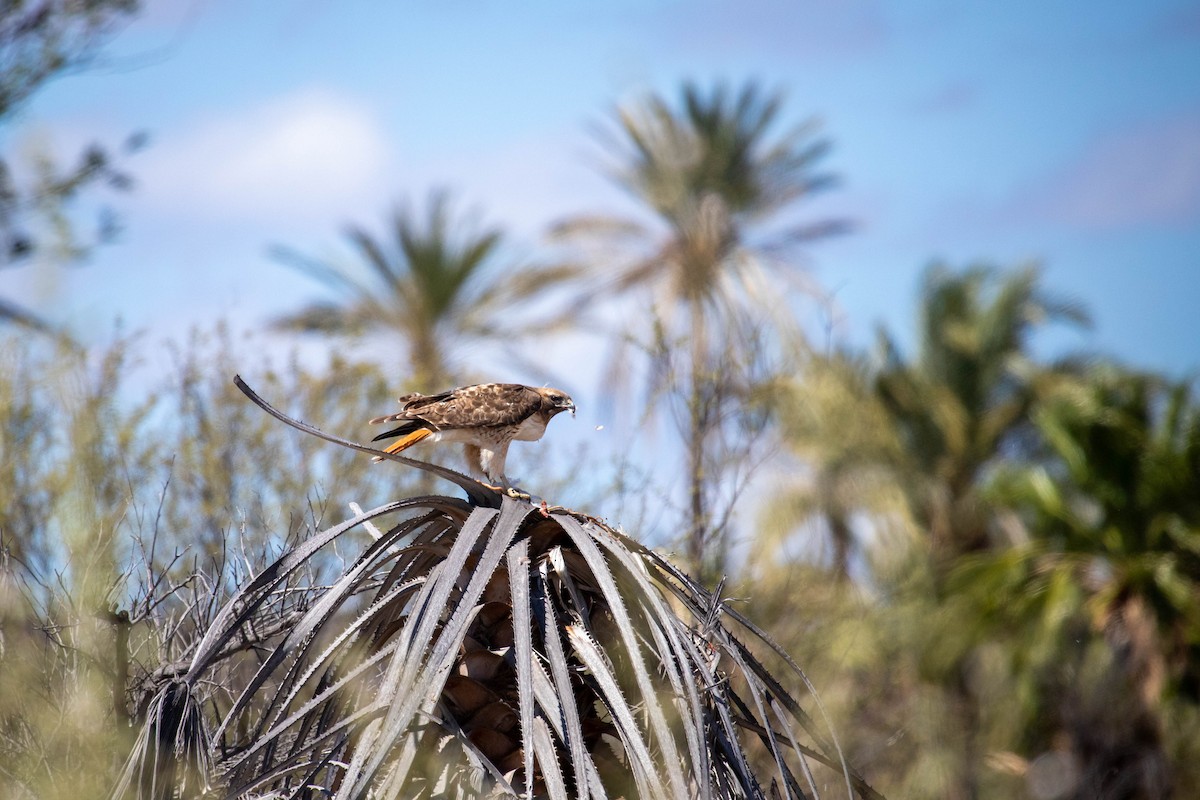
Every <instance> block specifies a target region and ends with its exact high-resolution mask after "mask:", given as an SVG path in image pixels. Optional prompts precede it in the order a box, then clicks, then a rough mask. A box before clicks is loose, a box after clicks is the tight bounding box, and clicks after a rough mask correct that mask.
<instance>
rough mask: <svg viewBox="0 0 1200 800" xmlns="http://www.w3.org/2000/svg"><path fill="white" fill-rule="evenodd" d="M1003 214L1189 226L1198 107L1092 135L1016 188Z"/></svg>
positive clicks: (1199, 211) (1198, 152)
mask: <svg viewBox="0 0 1200 800" xmlns="http://www.w3.org/2000/svg"><path fill="white" fill-rule="evenodd" d="M1008 213H1009V214H1010V215H1011V216H1014V217H1017V218H1020V219H1022V220H1029V219H1030V218H1038V219H1042V220H1045V221H1049V222H1055V223H1063V224H1068V225H1073V226H1078V227H1082V228H1091V229H1117V228H1128V227H1135V226H1140V225H1163V226H1171V227H1176V226H1194V225H1196V224H1197V220H1200V112H1194V113H1190V114H1185V115H1180V116H1176V117H1172V118H1169V119H1160V120H1155V121H1150V122H1140V123H1138V124H1137V125H1134V126H1131V127H1128V128H1125V129H1122V130H1118V131H1115V132H1113V133H1111V134H1108V135H1105V136H1101V137H1098V138H1096V139H1095V140H1094V141H1092V143H1091V144H1090V145H1089V146H1087V147H1086V148H1085V149H1083V151H1082V152H1080V153H1079V155H1078V157H1077V158H1076V159H1075V160H1074V161H1073V162H1072V163H1070V164H1067V165H1065V166H1064V167H1063V168H1062V169H1060V170H1058V171H1057V172H1055V173H1053V174H1051V175H1048V176H1046V177H1045V178H1043V179H1041V180H1039V181H1035V182H1033V183H1031V184H1030V185H1028V186H1027V187H1025V188H1024V189H1023V190H1021V191H1020V192H1019V194H1018V196H1017V197H1016V198H1014V200H1013V202H1012V203H1011V205H1010V206H1009V211H1008Z"/></svg>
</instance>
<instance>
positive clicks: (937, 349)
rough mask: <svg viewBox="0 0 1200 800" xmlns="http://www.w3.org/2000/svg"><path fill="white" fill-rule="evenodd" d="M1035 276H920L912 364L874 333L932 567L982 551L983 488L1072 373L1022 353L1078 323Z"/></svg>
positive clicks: (1022, 446)
mask: <svg viewBox="0 0 1200 800" xmlns="http://www.w3.org/2000/svg"><path fill="white" fill-rule="evenodd" d="M1037 278H1038V272H1037V269H1036V268H1034V267H1026V268H1023V269H1020V270H1015V271H1013V272H1010V273H1008V274H1006V275H1005V274H998V273H997V272H996V271H995V270H993V269H991V268H988V267H982V266H976V267H972V268H969V269H967V270H965V271H963V272H960V273H955V272H952V271H951V270H949V269H948V268H947V267H945V266H943V265H939V264H935V265H934V266H932V267H931V268H930V269H929V270H927V271H926V273H925V277H924V288H923V290H922V306H921V311H920V322H919V329H918V334H919V340H918V345H917V352H916V355H915V357H914V358H913V360H911V361H906V360H905V359H904V357H903V355H901V352H900V348H899V347H898V346H897V345H896V343H895V341H894V340H893V339H892V337H891V336H889V335H888V334H887V333H886V332H881V333H880V334H879V349H880V352H881V356H882V361H883V366H882V368H881V370H880V372H879V373H878V375H877V376H876V379H875V390H874V391H875V395H876V396H877V398H878V399H879V401H880V402H881V403H882V404H883V407H884V410H885V413H886V414H887V416H888V418H889V419H890V421H891V423H892V425H893V426H894V428H895V432H896V434H897V435H898V437H899V445H900V446H899V452H901V453H903V463H900V464H897V465H895V466H896V467H897V469H896V472H895V477H896V478H897V480H898V481H899V482H900V484H901V485H902V486H903V487H904V488H905V492H906V494H907V496H908V503H909V506H910V510H911V512H912V514H913V516H914V518H915V520H916V521H917V522H918V524H919V525H920V527H921V528H922V529H924V530H926V531H928V533H929V536H930V543H931V547H932V553H933V556H934V559H935V561H936V562H939V563H944V564H948V563H950V562H951V561H952V560H953V559H954V558H956V557H957V556H960V555H963V554H965V553H971V552H979V551H981V550H984V549H986V548H987V547H988V546H989V544H990V541H991V540H990V534H991V532H990V531H989V526H988V518H989V517H988V514H987V513H986V509H985V503H984V499H983V497H982V495H981V493H980V491H979V489H980V486H981V481H982V480H983V479H984V478H985V477H986V476H987V471H988V469H989V468H990V467H992V466H994V465H995V464H996V463H997V461H998V459H1000V458H1012V457H1015V456H1019V455H1021V454H1022V451H1023V450H1027V438H1022V432H1028V431H1029V428H1030V425H1029V414H1030V410H1031V408H1032V405H1033V402H1034V400H1035V398H1036V397H1037V396H1038V394H1039V392H1042V391H1044V390H1045V389H1046V388H1047V387H1048V386H1050V385H1052V384H1053V383H1054V381H1055V380H1056V379H1057V376H1060V375H1062V374H1063V373H1064V372H1066V371H1070V370H1071V369H1073V367H1074V365H1073V364H1072V362H1071V361H1069V360H1065V361H1062V362H1060V363H1057V364H1051V365H1049V366H1043V365H1040V364H1037V363H1036V362H1035V361H1034V359H1033V358H1032V356H1031V355H1030V353H1029V337H1030V334H1031V333H1032V332H1033V330H1034V327H1035V326H1036V325H1038V324H1041V323H1044V322H1046V321H1052V320H1065V321H1070V322H1075V323H1080V324H1081V323H1084V322H1086V317H1085V315H1084V314H1083V312H1082V311H1081V310H1080V309H1079V308H1078V307H1077V306H1075V305H1072V304H1069V303H1064V302H1061V301H1056V300H1053V299H1050V298H1048V297H1047V296H1046V295H1045V294H1044V293H1043V292H1041V291H1040V290H1039V289H1038V286H1037Z"/></svg>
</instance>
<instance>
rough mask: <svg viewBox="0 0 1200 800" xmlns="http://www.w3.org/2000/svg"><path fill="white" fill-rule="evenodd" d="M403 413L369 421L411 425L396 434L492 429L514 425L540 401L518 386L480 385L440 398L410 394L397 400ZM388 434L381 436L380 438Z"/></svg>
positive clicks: (529, 390) (432, 395)
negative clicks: (422, 430)
mask: <svg viewBox="0 0 1200 800" xmlns="http://www.w3.org/2000/svg"><path fill="white" fill-rule="evenodd" d="M400 400H401V402H403V403H404V409H403V410H402V411H400V412H399V413H397V414H387V415H385V416H382V417H376V418H375V419H373V420H371V424H372V425H376V424H378V423H380V422H401V421H408V422H410V423H413V424H412V425H410V426H402V428H400V429H398V431H397V432H406V431H407V430H409V429H410V428H412V429H415V428H416V427H422V426H428V427H429V428H431V429H433V430H445V429H447V428H495V427H503V426H505V425H517V424H520V423H521V422H523V421H524V420H525V419H526V418H528V417H529V416H530V415H532V414H534V413H535V412H537V411H538V409H540V408H541V405H542V397H541V395H540V394H538V393H537V390H535V389H531V388H529V387H528V386H522V385H521V384H519V383H480V384H476V385H474V386H463V387H462V388H460V389H453V390H451V391H449V392H442V393H441V394H430V395H424V394H410V395H405V396H404V397H402V398H400ZM388 435H393V434H392V432H389V434H381V437H379V438H383V437H386V436H388Z"/></svg>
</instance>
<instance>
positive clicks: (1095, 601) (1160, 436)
mask: <svg viewBox="0 0 1200 800" xmlns="http://www.w3.org/2000/svg"><path fill="white" fill-rule="evenodd" d="M1034 418H1035V420H1036V423H1037V426H1038V430H1039V431H1040V433H1041V436H1042V439H1043V440H1044V442H1045V445H1046V448H1047V450H1048V456H1049V459H1048V460H1047V461H1045V462H1044V463H1041V464H1039V465H1037V466H1034V467H1023V468H1022V467H1012V468H1008V469H1006V470H1004V471H1003V472H1002V473H1001V474H1000V475H999V476H998V477H997V480H996V481H995V485H994V488H993V494H994V495H995V496H996V498H997V500H998V501H999V502H1003V503H1006V504H1010V505H1012V506H1013V507H1014V508H1016V509H1018V510H1019V511H1020V513H1021V515H1022V516H1021V518H1022V520H1023V522H1024V524H1025V529H1026V531H1027V536H1028V540H1027V541H1026V542H1024V543H1022V545H1021V546H1019V547H1016V548H1013V549H1011V550H1009V551H1007V552H1004V553H998V554H988V555H982V556H979V557H976V558H972V559H969V560H967V561H966V562H965V563H964V564H963V565H962V567H961V568H960V569H959V571H958V572H957V574H956V576H955V582H956V584H957V585H958V586H960V588H961V590H962V591H963V592H964V593H965V594H966V595H968V596H969V597H970V598H972V599H973V601H974V603H975V607H976V608H977V609H979V610H980V612H981V613H979V614H978V618H979V619H982V620H984V624H983V626H982V627H983V628H984V629H987V630H991V629H992V628H994V627H995V626H996V625H999V626H1002V627H1005V628H1009V629H1011V627H1012V626H1013V625H1014V624H1015V625H1018V626H1019V629H1020V630H1024V631H1028V632H1029V633H1028V634H1026V637H1027V641H1029V642H1038V643H1039V646H1038V647H1037V648H1036V652H1038V653H1041V654H1042V656H1041V657H1040V658H1039V659H1036V660H1034V661H1033V663H1032V664H1027V665H1026V670H1025V672H1026V675H1027V679H1028V680H1031V681H1034V682H1036V683H1037V684H1039V685H1040V686H1041V687H1042V688H1043V690H1045V687H1051V689H1050V691H1055V689H1054V688H1053V687H1060V688H1061V687H1063V686H1064V685H1065V687H1066V689H1067V690H1068V691H1066V692H1064V693H1063V695H1064V696H1065V697H1066V701H1065V702H1064V701H1063V700H1062V699H1061V697H1060V698H1059V699H1058V700H1057V701H1056V702H1054V703H1051V704H1050V706H1051V707H1055V706H1065V709H1063V710H1062V711H1060V713H1059V717H1061V719H1060V720H1059V725H1060V726H1061V727H1062V728H1063V729H1065V731H1066V732H1067V733H1068V735H1069V737H1070V742H1071V746H1072V750H1073V751H1074V753H1075V756H1076V757H1077V758H1078V760H1079V762H1080V763H1081V764H1082V767H1083V769H1082V778H1081V786H1080V795H1079V796H1084V795H1086V796H1096V797H1100V796H1104V797H1109V796H1111V797H1116V796H1122V797H1159V796H1166V795H1167V794H1168V793H1169V792H1168V787H1169V786H1170V783H1171V779H1170V767H1169V766H1168V765H1169V763H1170V761H1169V759H1168V756H1167V754H1166V752H1165V751H1166V749H1167V747H1166V745H1165V744H1164V735H1165V734H1168V733H1169V732H1168V731H1167V726H1165V725H1164V721H1163V720H1164V717H1163V714H1164V709H1163V703H1164V701H1165V700H1166V699H1168V698H1179V699H1182V700H1184V701H1186V702H1187V703H1189V704H1192V705H1194V704H1195V703H1196V701H1197V700H1198V699H1200V695H1198V692H1200V689H1198V687H1200V667H1198V666H1197V665H1198V664H1200V658H1198V656H1200V405H1198V404H1197V403H1196V402H1195V401H1194V400H1193V399H1192V397H1191V392H1190V387H1189V386H1188V385H1187V384H1186V383H1178V384H1171V383H1168V382H1167V381H1165V380H1163V379H1161V378H1159V377H1156V376H1152V375H1145V374H1140V373H1136V372H1131V371H1126V370H1122V369H1118V368H1115V367H1112V366H1102V367H1099V368H1097V369H1095V370H1094V371H1093V372H1092V373H1090V374H1089V375H1087V376H1086V379H1083V380H1079V381H1074V382H1070V383H1067V384H1064V385H1062V386H1060V387H1058V389H1057V390H1056V392H1055V393H1054V394H1053V396H1051V397H1050V398H1049V399H1048V400H1047V401H1046V402H1044V403H1041V404H1039V406H1038V408H1037V410H1036V412H1035V414H1034ZM1081 621H1082V622H1083V624H1084V625H1085V626H1086V627H1090V628H1091V629H1092V632H1093V633H1094V634H1095V635H1096V636H1099V637H1101V638H1102V640H1103V641H1104V642H1105V643H1106V644H1107V648H1106V650H1107V658H1106V659H1105V660H1104V661H1103V662H1102V663H1103V665H1104V666H1103V668H1102V669H1099V670H1097V674H1098V677H1094V678H1093V682H1094V685H1092V686H1088V687H1082V688H1081V687H1080V685H1079V683H1080V680H1081V677H1080V673H1083V672H1084V671H1083V670H1082V669H1080V668H1078V667H1076V668H1075V669H1064V668H1063V666H1062V665H1063V664H1068V665H1070V664H1073V663H1075V661H1076V660H1077V659H1073V658H1072V653H1071V650H1072V649H1073V648H1072V645H1071V644H1070V643H1071V642H1073V641H1078V639H1079V635H1078V634H1076V635H1074V636H1067V635H1065V633H1066V632H1067V631H1069V630H1070V629H1071V627H1072V626H1079V624H1080V622H1081ZM1056 673H1067V674H1066V675H1065V676H1062V675H1060V676H1058V677H1057V678H1056V679H1053V680H1052V679H1050V678H1048V677H1047V675H1054V674H1056ZM1101 731H1103V732H1104V733H1101ZM1043 744H1044V743H1043ZM1172 749H1174V748H1172ZM1177 762H1178V759H1177ZM1117 767H1119V771H1120V772H1121V773H1122V774H1125V775H1127V776H1129V777H1128V778H1127V780H1125V781H1124V782H1118V783H1123V785H1124V786H1125V790H1123V791H1124V793H1120V792H1116V793H1114V789H1113V783H1112V781H1111V774H1112V771H1113V770H1114V768H1117Z"/></svg>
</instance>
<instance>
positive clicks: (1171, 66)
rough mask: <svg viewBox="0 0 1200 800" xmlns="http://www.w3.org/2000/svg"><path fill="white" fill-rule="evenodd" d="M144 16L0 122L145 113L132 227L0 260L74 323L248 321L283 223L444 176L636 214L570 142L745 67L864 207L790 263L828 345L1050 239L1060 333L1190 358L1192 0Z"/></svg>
mask: <svg viewBox="0 0 1200 800" xmlns="http://www.w3.org/2000/svg"><path fill="white" fill-rule="evenodd" d="M147 6H148V8H147V10H146V13H144V14H143V16H142V17H141V18H140V19H139V20H138V21H137V22H135V23H134V24H133V25H131V26H130V27H129V28H128V29H126V30H125V31H123V32H122V33H121V35H120V36H119V37H118V38H116V39H115V40H114V41H113V43H112V46H111V47H110V48H108V49H107V50H106V57H105V59H104V61H103V63H101V64H99V65H97V67H96V68H95V69H93V70H91V71H88V72H85V73H82V74H79V75H73V76H69V77H66V78H63V79H61V80H59V81H57V82H56V83H54V84H53V85H52V86H50V87H49V88H48V89H47V90H45V91H44V92H42V93H41V94H40V95H38V96H37V98H36V99H35V101H34V102H33V103H32V104H31V105H30V106H29V107H28V108H27V109H26V110H25V112H24V113H23V114H22V116H21V118H20V119H19V120H18V121H17V123H16V124H15V125H10V126H9V127H8V128H7V129H6V130H4V131H0V139H2V140H3V142H4V145H5V147H6V148H8V149H9V150H12V149H13V148H16V149H17V150H21V151H32V150H36V149H38V148H42V149H45V148H49V149H51V150H52V151H53V152H58V153H60V154H61V155H62V156H64V157H68V156H70V155H72V154H74V153H75V152H77V151H78V148H79V146H80V144H81V143H82V142H84V141H87V140H88V139H89V138H99V139H100V140H102V141H107V142H110V143H116V142H119V141H121V140H122V139H123V138H124V137H125V136H126V135H128V134H129V133H130V132H132V131H137V130H145V131H147V132H148V133H149V135H150V146H149V147H148V148H147V149H145V150H144V151H142V152H141V153H139V154H137V155H135V156H134V157H132V158H131V159H130V160H129V161H128V162H127V166H128V169H129V171H130V172H131V174H132V175H133V177H134V178H135V179H136V181H137V189H136V191H134V192H133V193H132V194H130V195H128V196H120V197H117V198H115V200H114V202H115V205H116V207H117V208H118V210H119V211H120V213H121V215H122V219H123V222H124V226H125V230H124V233H123V235H122V237H121V239H120V241H119V242H117V243H115V244H113V245H110V246H108V247H105V248H104V249H103V250H101V251H100V252H99V253H97V255H96V257H95V258H94V259H92V261H91V262H90V263H89V264H88V265H87V266H85V267H83V268H59V267H55V266H53V265H50V264H42V265H38V266H37V267H24V268H21V269H18V270H5V271H3V272H0V292H2V293H3V294H4V295H6V296H10V297H14V298H16V299H19V300H21V301H23V302H25V303H27V304H28V305H30V306H32V307H34V308H35V309H37V310H39V311H40V312H42V313H43V314H46V315H47V316H50V317H52V318H55V319H59V320H63V321H68V322H69V323H70V324H71V325H72V326H73V327H74V328H75V329H76V330H77V331H79V332H80V333H81V334H82V335H84V336H85V337H89V336H90V337H95V338H98V339H99V338H105V337H106V336H107V333H108V332H109V331H110V330H111V327H112V324H113V320H114V319H116V318H118V317H119V318H120V319H122V320H123V324H124V326H125V328H127V329H133V330H145V331H147V332H148V333H149V334H150V335H151V336H152V337H154V338H167V337H172V336H175V337H177V336H179V335H181V334H182V333H183V332H185V331H186V330H187V328H188V327H189V326H191V325H201V326H208V325H211V324H212V323H213V322H215V321H216V320H218V319H224V320H227V321H229V322H230V323H231V324H232V325H233V327H234V328H235V329H253V328H256V327H260V326H262V324H263V323H264V321H265V320H266V319H268V318H269V317H270V316H272V315H274V314H278V313H281V312H283V311H287V310H291V309H294V308H295V307H296V306H297V305H298V304H300V303H302V302H304V301H306V300H308V299H311V298H314V297H317V296H319V295H320V293H321V292H320V288H319V287H318V286H317V285H315V284H313V283H311V282H308V281H306V280H305V279H304V278H302V277H299V276H297V275H296V274H294V273H292V272H289V271H288V270H287V269H285V268H284V267H282V266H280V265H279V264H278V263H276V262H274V261H272V260H270V259H269V258H268V256H267V249H268V247H269V246H270V245H272V244H287V245H289V246H291V247H294V248H297V249H300V250H302V251H305V252H310V253H315V254H328V255H331V256H334V257H336V256H337V255H338V254H339V253H344V250H343V249H342V245H341V242H340V230H341V229H342V227H343V225H344V224H345V223H347V222H350V221H354V222H356V223H359V224H362V225H366V226H368V227H374V228H380V227H381V224H382V220H383V218H384V216H385V215H386V214H387V212H388V211H389V209H390V208H391V206H392V204H393V202H394V201H395V200H397V199H400V198H404V197H412V198H418V199H419V198H422V197H423V196H424V195H425V193H426V192H427V191H428V190H429V189H430V188H432V187H434V186H442V185H446V186H450V187H452V188H454V189H456V190H457V193H458V195H459V197H460V198H461V199H462V201H463V202H464V203H465V204H467V205H477V206H478V207H479V208H480V209H481V210H482V211H483V213H484V216H485V217H486V218H487V219H488V220H491V221H494V222H497V223H500V224H503V225H505V226H506V227H508V228H509V229H510V230H511V231H512V232H513V233H514V234H515V236H516V240H517V242H518V243H519V246H520V247H521V248H523V249H525V250H526V251H528V252H530V253H534V252H536V251H537V248H538V247H539V246H540V245H541V241H542V240H541V237H542V234H543V232H544V230H545V228H546V227H547V225H548V224H550V223H552V222H553V221H555V220H558V219H561V218H563V217H567V216H570V215H572V214H575V213H581V212H594V211H604V210H630V209H631V208H632V206H631V205H630V204H629V202H628V200H627V199H626V198H624V196H623V195H621V193H620V192H619V191H617V190H616V189H614V188H613V187H612V186H611V185H610V184H609V183H608V182H607V181H606V179H605V178H604V177H603V176H602V175H601V174H600V173H599V172H598V171H597V169H596V168H595V165H596V161H597V158H598V150H597V147H596V145H595V143H594V140H593V138H592V137H591V135H590V134H589V128H590V126H593V125H595V124H596V123H597V122H598V121H599V120H602V119H603V118H604V117H605V115H606V114H607V113H608V112H609V111H610V110H611V109H612V108H614V106H615V105H616V104H617V103H619V102H625V101H628V100H631V99H634V98H636V97H638V96H639V94H640V93H642V92H645V91H646V90H655V91H660V92H663V93H667V94H673V93H674V92H675V91H676V90H677V87H678V86H679V85H680V83H681V81H682V80H684V79H689V78H690V79H696V80H698V81H700V82H708V81H712V80H716V79H725V80H728V81H732V82H738V81H741V80H744V79H747V78H755V79H760V80H761V81H763V82H764V83H765V84H766V85H767V86H771V87H776V88H778V89H780V90H782V91H784V92H785V93H786V97H787V104H786V106H785V111H786V114H787V119H788V121H790V122H799V121H802V120H804V119H806V118H809V117H817V118H819V119H820V120H821V121H822V123H823V125H824V131H825V133H826V135H828V136H829V137H830V138H831V139H832V141H833V143H834V151H833V153H832V155H831V157H830V158H829V160H828V162H827V166H828V167H829V168H830V169H832V170H833V171H835V172H836V173H838V174H839V175H840V176H841V185H840V187H839V188H838V189H836V190H833V191H830V192H828V193H826V194H823V195H821V196H820V197H817V198H814V199H812V200H811V201H809V202H808V203H807V204H806V205H804V206H803V207H802V208H801V209H800V211H801V213H803V214H807V215H811V217H812V218H813V219H819V218H822V217H826V216H831V215H838V216H848V217H850V218H852V219H854V220H855V221H856V223H857V226H858V230H857V232H856V233H854V234H853V235H851V236H847V237H844V238H841V239H838V240H835V241H827V242H823V243H818V244H816V245H814V246H813V247H812V248H811V249H810V251H809V252H808V256H807V264H806V265H805V268H806V269H808V270H809V272H810V274H811V276H812V278H813V280H814V281H815V283H816V285H818V286H820V287H822V289H823V291H825V292H826V293H827V294H828V295H829V297H831V298H832V300H833V302H834V303H836V307H837V313H836V324H835V326H834V330H835V332H836V335H838V336H841V337H847V338H848V339H849V340H850V341H854V342H865V341H867V339H868V338H869V336H870V335H871V332H872V330H873V327H874V325H875V324H876V323H878V322H880V321H882V322H884V323H886V324H887V325H888V326H889V327H890V328H892V329H893V330H895V331H897V332H898V333H900V334H901V338H902V340H903V339H904V337H905V335H907V333H908V332H909V331H910V329H911V325H912V318H913V309H914V301H915V296H916V289H917V285H918V276H919V275H920V272H921V270H922V269H923V268H924V267H925V266H926V265H927V264H928V263H929V262H930V261H931V260H933V259H936V258H940V259H945V260H947V261H948V262H950V263H951V264H954V265H963V264H966V263H968V262H971V261H975V260H983V261H989V262H993V263H996V264H998V265H1002V266H1009V265H1015V264H1019V263H1022V262H1024V261H1026V260H1029V259H1037V260H1040V261H1041V262H1042V263H1043V264H1044V267H1045V284H1046V287H1047V289H1049V290H1051V291H1053V292H1055V293H1057V294H1059V295H1062V296H1066V297H1069V298H1072V299H1075V300H1078V301H1080V302H1082V303H1084V304H1085V305H1086V306H1087V307H1088V308H1089V309H1090V310H1091V312H1092V314H1093V317H1094V320H1095V327H1094V329H1093V330H1092V331H1090V332H1087V333H1083V334H1067V333H1060V334H1056V335H1052V336H1050V337H1048V338H1047V339H1046V342H1047V344H1046V347H1047V348H1048V350H1053V349H1061V348H1066V347H1083V348H1088V349H1095V350H1099V351H1101V352H1104V353H1108V354H1111V355H1114V356H1117V357H1119V358H1122V359H1125V360H1127V361H1129V362H1131V363H1134V364H1137V365H1140V366H1144V367H1148V368H1152V369H1158V370H1164V371H1167V372H1169V373H1170V374H1172V375H1175V376H1178V377H1183V376H1189V375H1192V374H1193V373H1194V371H1195V370H1196V368H1197V366H1200V344H1198V342H1200V334H1198V333H1197V325H1196V317H1197V314H1198V312H1200V3H1197V2H1166V1H1163V2H1149V1H1148V2H1139V3H1128V2H1093V3H1089V4H1086V5H1085V4H1080V3H1078V2H1066V1H1065V0H1058V1H1050V2H1045V1H1043V2H1026V1H1025V0H1020V1H1017V2H1007V3H990V4H983V3H962V2H940V1H935V0H903V1H901V0H895V1H894V2H882V1H880V2H869V1H867V0H803V1H802V2H793V3H783V2H764V0H749V1H748V2H746V1H745V0H743V1H742V2H718V1H717V0H693V1H692V2H682V1H680V2H667V1H666V0H662V1H661V2H640V3H635V2H629V1H628V0H617V1H616V2H606V3H598V2H592V3H586V2H567V1H566V0H563V1H561V2H544V1H543V2H525V3H512V2H510V3H500V2H445V3H437V4H435V3H422V4H418V3H412V2H407V3H386V4H385V3H365V2H332V0H300V1H299V2H293V3H286V4H285V3H278V2H268V1H267V0H243V1H242V2H234V1H233V0H169V1H168V2H159V3H155V2H149V3H147ZM809 313H813V314H815V313H816V312H815V311H811V312H809ZM496 377H503V378H508V377H516V378H519V377H522V376H507V375H505V376H496ZM586 388H588V389H591V388H592V387H586Z"/></svg>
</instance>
